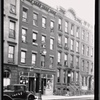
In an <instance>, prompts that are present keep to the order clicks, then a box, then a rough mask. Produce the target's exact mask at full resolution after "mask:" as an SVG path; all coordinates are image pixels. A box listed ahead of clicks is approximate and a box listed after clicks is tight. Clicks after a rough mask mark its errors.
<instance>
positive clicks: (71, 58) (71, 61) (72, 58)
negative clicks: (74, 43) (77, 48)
mask: <svg viewBox="0 0 100 100" xmlns="http://www.w3.org/2000/svg"><path fill="white" fill-rule="evenodd" d="M73 61H74V56H73V55H70V66H71V67H73Z"/></svg>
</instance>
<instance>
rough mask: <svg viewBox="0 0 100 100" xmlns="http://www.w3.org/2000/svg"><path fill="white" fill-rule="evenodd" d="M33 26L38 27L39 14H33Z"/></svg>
mask: <svg viewBox="0 0 100 100" xmlns="http://www.w3.org/2000/svg"><path fill="white" fill-rule="evenodd" d="M34 15H35V16H34ZM33 25H35V26H37V25H38V14H37V13H35V12H33Z"/></svg>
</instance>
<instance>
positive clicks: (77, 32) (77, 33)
mask: <svg viewBox="0 0 100 100" xmlns="http://www.w3.org/2000/svg"><path fill="white" fill-rule="evenodd" d="M76 37H77V38H79V27H77V28H76Z"/></svg>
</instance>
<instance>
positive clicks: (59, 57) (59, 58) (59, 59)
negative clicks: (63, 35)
mask: <svg viewBox="0 0 100 100" xmlns="http://www.w3.org/2000/svg"><path fill="white" fill-rule="evenodd" d="M58 62H61V53H60V52H58Z"/></svg>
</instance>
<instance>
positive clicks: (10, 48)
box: [8, 45, 14, 63]
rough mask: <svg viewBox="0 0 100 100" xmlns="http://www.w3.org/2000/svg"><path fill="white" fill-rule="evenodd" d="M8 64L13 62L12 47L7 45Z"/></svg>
mask: <svg viewBox="0 0 100 100" xmlns="http://www.w3.org/2000/svg"><path fill="white" fill-rule="evenodd" d="M8 50H9V51H8V62H11V63H13V62H14V46H11V45H9V48H8Z"/></svg>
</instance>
